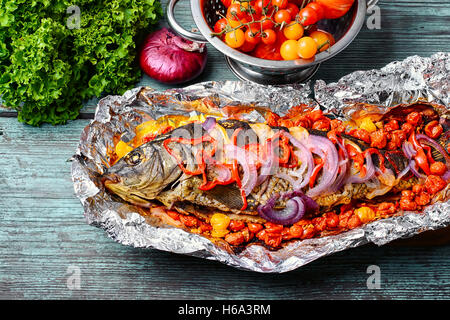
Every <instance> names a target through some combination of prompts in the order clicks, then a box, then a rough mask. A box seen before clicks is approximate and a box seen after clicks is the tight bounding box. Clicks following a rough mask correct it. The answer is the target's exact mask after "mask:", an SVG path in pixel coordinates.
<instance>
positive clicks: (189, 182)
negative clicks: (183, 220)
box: [103, 120, 410, 217]
mask: <svg viewBox="0 0 450 320" xmlns="http://www.w3.org/2000/svg"><path fill="white" fill-rule="evenodd" d="M218 123H219V124H221V125H223V127H224V128H225V129H227V134H228V136H231V134H230V132H233V131H234V129H236V128H243V129H245V130H252V129H251V128H250V126H249V124H248V123H246V122H242V121H239V120H225V121H219V122H218ZM270 128H271V129H278V130H286V131H287V130H288V129H287V128H284V127H278V128H274V127H270ZM252 131H253V130H252ZM309 131H310V134H315V135H321V136H326V132H324V131H318V130H309ZM186 133H189V134H193V136H194V137H200V136H202V135H204V134H205V133H206V132H205V131H204V130H203V129H202V126H201V124H196V123H195V124H188V125H185V126H182V127H179V128H177V129H174V130H173V131H172V132H169V133H166V134H164V135H161V136H159V137H157V138H156V139H154V140H153V141H150V142H148V143H146V144H143V145H142V146H140V147H138V148H136V149H134V150H133V151H131V152H130V153H129V154H127V155H126V156H124V157H123V158H122V159H120V160H119V161H117V162H116V164H114V165H113V166H112V167H110V168H109V169H108V170H107V171H106V172H105V174H104V175H103V180H104V181H105V187H106V188H107V189H108V190H110V191H111V192H113V193H115V194H117V195H118V196H120V197H121V198H122V199H123V200H125V201H128V202H130V203H133V204H135V205H139V206H143V207H147V206H150V205H151V201H153V200H157V201H159V202H161V203H163V204H164V205H165V206H166V207H168V208H173V207H177V206H180V204H182V203H186V202H188V203H191V204H193V205H196V206H203V207H207V208H211V209H214V210H217V211H220V212H228V213H230V214H231V213H232V214H236V215H242V216H243V217H244V216H247V217H250V216H255V215H257V211H256V208H257V206H258V205H260V204H265V203H266V201H267V200H269V199H270V197H272V196H273V195H274V194H275V193H285V192H288V191H292V187H291V186H290V184H289V182H287V181H286V180H283V179H280V178H277V177H275V176H271V177H270V178H269V179H268V181H267V182H266V183H267V186H266V189H265V190H264V192H260V191H261V190H260V188H261V186H257V187H256V188H255V189H254V190H253V192H252V193H251V194H250V195H248V197H247V201H248V204H249V207H248V209H247V210H245V211H242V210H241V209H240V208H241V207H242V199H241V195H240V190H239V188H238V187H237V185H236V183H232V184H229V185H225V186H216V187H214V188H213V189H211V190H209V191H202V190H200V189H198V186H200V185H201V183H202V179H201V178H200V176H189V175H185V174H184V173H183V172H182V170H181V169H180V168H179V166H178V164H177V162H176V161H175V159H174V158H173V157H172V156H171V155H170V154H169V153H168V152H167V150H166V149H165V147H164V145H163V142H164V141H165V140H166V139H167V138H169V137H173V136H183V134H186ZM253 133H254V132H253ZM254 134H255V136H256V133H254ZM191 136H192V135H191ZM345 138H348V139H350V140H352V141H353V142H355V143H357V144H358V145H359V146H360V147H361V150H365V149H367V148H368V146H367V145H366V144H365V143H364V142H362V141H360V140H358V139H356V138H354V137H351V136H345ZM238 141H239V139H238ZM240 144H241V145H242V144H245V142H242V141H241V142H240V143H239V142H238V146H239V145H240ZM171 147H172V145H171ZM196 148H198V147H196V146H189V147H187V146H186V145H183V144H178V143H174V144H173V150H177V151H179V152H180V153H182V154H183V159H184V160H185V161H186V162H187V163H189V161H192V162H191V163H195V162H194V160H195V158H194V153H195V149H196ZM380 152H381V153H382V154H384V153H385V152H388V151H385V150H380ZM136 154H137V155H139V156H138V157H139V158H140V161H139V163H138V164H136V165H133V164H132V162H131V161H132V160H133V157H134V156H136ZM372 158H373V160H374V164H375V165H379V163H380V161H379V160H378V156H377V155H376V154H373V156H372ZM394 161H396V162H398V163H397V165H399V167H400V170H402V169H403V168H404V167H405V166H406V164H407V159H406V158H404V159H403V158H402V157H399V158H398V159H394ZM389 166H390V164H389V163H388V162H387V161H386V167H389ZM394 172H395V171H394ZM403 185H405V188H406V186H408V185H410V184H409V183H405V184H403ZM399 187H400V185H399ZM216 188H217V189H216ZM364 188H367V186H366V185H365V184H353V185H351V187H350V188H348V187H347V188H345V189H344V190H340V192H336V193H333V194H323V195H321V196H319V197H318V198H316V199H314V200H315V201H316V202H317V203H318V204H319V205H320V206H321V207H323V208H330V207H332V206H335V205H338V204H343V203H349V202H350V201H351V199H353V198H364V195H365V194H366V193H367V190H366V189H364ZM398 189H399V188H396V190H398ZM401 189H403V188H401Z"/></svg>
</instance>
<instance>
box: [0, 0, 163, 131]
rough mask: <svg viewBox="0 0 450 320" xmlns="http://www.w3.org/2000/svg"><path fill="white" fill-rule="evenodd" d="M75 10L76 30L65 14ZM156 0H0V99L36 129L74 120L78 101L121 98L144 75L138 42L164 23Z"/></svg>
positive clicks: (68, 14)
mask: <svg viewBox="0 0 450 320" xmlns="http://www.w3.org/2000/svg"><path fill="white" fill-rule="evenodd" d="M73 5H76V6H78V8H79V12H80V28H78V29H77V28H75V29H71V28H69V27H68V25H67V22H68V20H67V19H68V18H69V17H70V12H69V13H67V8H69V7H71V6H73ZM161 15H162V10H161V5H160V3H159V2H158V1H156V0H109V1H105V0H96V1H93V0H77V2H76V3H75V2H71V1H66V0H52V1H50V0H47V1H46V0H32V1H30V0H0V97H1V99H2V100H3V104H4V105H6V106H8V107H10V108H14V109H16V110H17V111H18V120H19V121H21V122H25V123H27V124H30V125H34V126H38V125H40V124H42V123H51V124H54V125H56V124H64V123H66V122H67V121H68V120H70V119H75V118H76V117H77V116H78V115H79V112H80V109H81V108H82V105H83V101H86V100H88V99H90V98H92V97H100V96H101V95H103V94H106V93H112V94H121V93H123V92H124V91H125V90H127V89H129V88H131V87H132V86H133V85H134V84H135V83H136V82H137V81H138V80H139V79H140V76H141V72H140V69H139V67H138V64H137V62H136V55H137V46H136V42H137V41H138V39H142V37H143V36H144V35H145V34H146V33H148V32H149V31H150V30H149V28H151V27H152V25H154V24H155V23H156V22H157V21H158V20H159V19H160V17H161Z"/></svg>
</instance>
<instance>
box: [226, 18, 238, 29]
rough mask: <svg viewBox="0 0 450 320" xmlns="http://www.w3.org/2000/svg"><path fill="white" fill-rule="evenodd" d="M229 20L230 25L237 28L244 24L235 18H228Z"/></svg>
mask: <svg viewBox="0 0 450 320" xmlns="http://www.w3.org/2000/svg"><path fill="white" fill-rule="evenodd" d="M227 22H228V25H229V26H230V27H232V28H236V27H238V26H240V25H241V24H242V23H241V22H240V21H238V20H233V19H227Z"/></svg>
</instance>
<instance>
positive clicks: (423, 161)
mask: <svg viewBox="0 0 450 320" xmlns="http://www.w3.org/2000/svg"><path fill="white" fill-rule="evenodd" d="M414 160H416V163H417V165H418V166H419V168H420V169H422V170H423V172H425V173H426V174H427V175H430V174H431V171H430V165H429V163H428V158H427V155H426V154H425V151H423V149H422V148H420V149H419V150H417V154H416V156H415V157H414Z"/></svg>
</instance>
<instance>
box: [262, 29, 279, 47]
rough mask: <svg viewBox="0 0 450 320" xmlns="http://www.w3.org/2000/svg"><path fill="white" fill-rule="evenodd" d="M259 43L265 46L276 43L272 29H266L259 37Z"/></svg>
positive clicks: (275, 36)
mask: <svg viewBox="0 0 450 320" xmlns="http://www.w3.org/2000/svg"><path fill="white" fill-rule="evenodd" d="M261 41H262V42H264V43H265V44H274V43H275V41H277V34H276V33H275V31H273V30H272V29H266V30H264V31H263V33H262V35H261Z"/></svg>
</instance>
